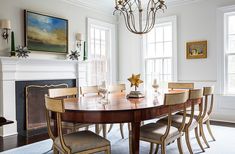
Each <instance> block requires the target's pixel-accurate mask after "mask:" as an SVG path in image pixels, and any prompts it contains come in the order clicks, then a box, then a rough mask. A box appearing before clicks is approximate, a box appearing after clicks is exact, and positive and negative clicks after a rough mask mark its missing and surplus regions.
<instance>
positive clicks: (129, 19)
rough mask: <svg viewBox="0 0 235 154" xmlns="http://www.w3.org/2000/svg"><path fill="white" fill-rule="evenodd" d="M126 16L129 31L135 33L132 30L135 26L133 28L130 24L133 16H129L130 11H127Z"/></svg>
mask: <svg viewBox="0 0 235 154" xmlns="http://www.w3.org/2000/svg"><path fill="white" fill-rule="evenodd" d="M125 14H126V20H125V21H126V26H127V27H128V29H129V31H131V32H133V29H132V27H133V26H131V24H130V22H131V16H130V15H131V14H129V13H128V11H127V10H125Z"/></svg>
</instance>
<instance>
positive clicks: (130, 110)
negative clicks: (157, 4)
mask: <svg viewBox="0 0 235 154" xmlns="http://www.w3.org/2000/svg"><path fill="white" fill-rule="evenodd" d="M176 92H182V90H181V91H170V92H169V93H176ZM163 97H164V94H161V95H158V96H156V94H147V95H146V96H145V97H144V98H139V99H136V98H135V99H134V98H132V99H129V98H126V94H125V93H115V94H110V95H109V97H108V102H103V101H102V97H101V96H97V95H95V96H89V97H80V98H69V99H65V103H64V104H65V113H63V115H62V120H63V121H68V122H79V123H97V124H98V123H125V122H130V123H131V130H132V131H131V133H132V135H131V136H132V139H131V140H132V151H133V153H134V154H138V153H139V135H140V134H139V133H140V123H141V121H144V120H149V119H154V118H157V117H161V116H164V115H167V113H168V107H167V106H166V105H164V104H163ZM200 101H201V100H198V102H197V103H200ZM187 104H188V106H190V104H191V101H190V100H188V102H187ZM174 109H175V110H179V109H183V105H182V104H179V105H175V107H174Z"/></svg>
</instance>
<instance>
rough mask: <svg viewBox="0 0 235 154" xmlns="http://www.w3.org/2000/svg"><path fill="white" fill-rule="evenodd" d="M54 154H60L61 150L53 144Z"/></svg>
mask: <svg viewBox="0 0 235 154" xmlns="http://www.w3.org/2000/svg"><path fill="white" fill-rule="evenodd" d="M53 154H59V151H58V150H57V149H56V148H55V147H54V146H53Z"/></svg>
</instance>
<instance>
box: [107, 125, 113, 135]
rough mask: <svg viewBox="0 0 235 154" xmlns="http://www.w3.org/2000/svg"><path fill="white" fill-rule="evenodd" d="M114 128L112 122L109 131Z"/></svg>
mask: <svg viewBox="0 0 235 154" xmlns="http://www.w3.org/2000/svg"><path fill="white" fill-rule="evenodd" d="M112 128H113V124H110V126H109V130H108V133H109V132H110V131H111V129H112Z"/></svg>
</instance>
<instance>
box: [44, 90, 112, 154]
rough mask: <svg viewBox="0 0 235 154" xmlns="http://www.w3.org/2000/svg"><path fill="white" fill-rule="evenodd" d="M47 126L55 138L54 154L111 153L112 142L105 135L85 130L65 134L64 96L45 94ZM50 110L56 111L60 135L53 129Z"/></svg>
mask: <svg viewBox="0 0 235 154" xmlns="http://www.w3.org/2000/svg"><path fill="white" fill-rule="evenodd" d="M45 106H46V119H47V128H48V134H49V136H50V138H51V139H52V140H53V151H54V154H58V153H63V154H74V153H76V154H87V153H95V152H101V151H104V152H105V153H106V154H110V151H111V150H110V142H109V141H108V140H106V139H104V138H103V137H101V136H99V135H97V134H95V133H93V132H91V131H88V130H85V131H79V132H73V133H69V134H65V135H64V134H63V132H62V123H61V114H63V113H65V108H64V100H63V99H62V98H60V99H58V98H49V97H48V96H47V95H46V96H45ZM50 112H54V113H55V118H56V120H57V131H58V136H57V137H56V136H54V135H53V132H52V130H51V118H50Z"/></svg>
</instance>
